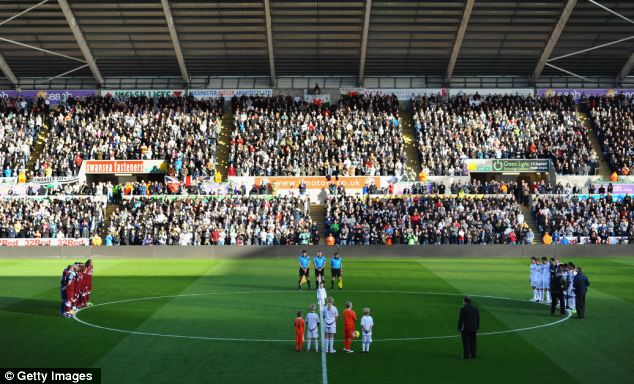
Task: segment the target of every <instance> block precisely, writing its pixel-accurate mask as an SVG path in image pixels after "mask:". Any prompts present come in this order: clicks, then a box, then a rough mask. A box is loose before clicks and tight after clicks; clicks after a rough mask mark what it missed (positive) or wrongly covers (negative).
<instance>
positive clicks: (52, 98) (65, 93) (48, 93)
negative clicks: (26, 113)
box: [0, 89, 97, 105]
mask: <svg viewBox="0 0 634 384" xmlns="http://www.w3.org/2000/svg"><path fill="white" fill-rule="evenodd" d="M96 94H97V91H96V90H94V89H65V90H53V89H46V90H37V89H28V90H22V91H20V92H18V91H15V90H6V91H0V98H3V99H6V98H9V97H24V98H30V99H37V98H40V97H41V98H44V99H46V100H48V101H49V102H50V103H51V104H52V105H57V104H64V102H65V101H66V99H68V98H69V97H89V96H95V95H96Z"/></svg>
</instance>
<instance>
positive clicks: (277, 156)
mask: <svg viewBox="0 0 634 384" xmlns="http://www.w3.org/2000/svg"><path fill="white" fill-rule="evenodd" d="M232 104H233V111H234V115H235V116H234V129H233V133H232V137H231V154H230V158H229V163H230V165H229V172H228V173H229V175H237V176H254V175H255V176H304V175H309V176H337V175H341V176H355V175H356V176H359V175H368V176H386V175H403V174H405V173H406V164H407V158H406V155H405V151H404V146H403V141H402V138H401V134H400V125H401V123H400V117H399V113H398V105H399V104H398V99H397V97H396V96H379V95H375V96H363V95H357V96H344V97H342V98H341V100H340V101H339V102H338V103H337V104H336V105H332V106H330V105H321V104H314V103H309V102H307V101H304V100H302V99H301V98H298V97H296V98H292V97H290V96H288V97H284V96H274V97H264V96H250V97H247V96H242V97H240V98H237V97H234V98H233V99H232Z"/></svg>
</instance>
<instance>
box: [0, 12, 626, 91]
mask: <svg viewBox="0 0 634 384" xmlns="http://www.w3.org/2000/svg"><path fill="white" fill-rule="evenodd" d="M598 1H599V4H600V5H603V6H605V7H607V8H608V9H609V10H611V11H613V12H610V11H609V10H606V9H604V8H601V7H600V6H599V5H597V4H595V3H594V2H592V1H589V0H578V1H577V0H558V1H557V0H541V1H539V0H538V1H506V0H488V1H487V0H476V1H473V0H453V1H452V0H437V1H412V0H397V1H383V0H367V1H366V0H359V1H344V0H319V1H316V0H311V1H308V0H307V1H293V0H286V1H282V0H238V1H234V0H218V1H211V0H144V1H122V0H108V1H101V0H48V1H38V0H24V1H6V0H0V54H1V55H2V57H3V58H4V61H5V62H6V65H3V64H5V63H3V62H2V59H1V58H0V66H2V67H3V73H4V75H5V77H7V78H9V79H11V75H10V74H11V73H13V74H14V75H15V76H14V78H40V77H55V76H58V75H60V74H63V73H65V72H68V71H72V70H74V69H76V68H78V67H81V68H80V69H77V70H75V71H73V72H71V73H69V74H67V76H77V77H82V76H83V77H94V78H96V79H99V76H101V77H102V78H107V77H118V76H182V77H184V78H187V77H191V76H210V75H211V76H270V75H273V78H275V76H326V75H327V76H355V77H356V76H360V72H362V73H363V75H364V76H424V75H434V76H447V71H448V68H452V69H453V71H452V75H453V76H487V75H520V76H532V75H533V74H534V73H535V72H536V70H537V69H538V68H539V66H538V64H539V63H540V61H541V64H542V66H543V65H544V63H546V61H547V60H549V59H553V58H556V57H558V56H562V55H566V54H569V53H572V52H576V51H579V50H584V49H587V48H592V47H596V46H599V45H602V44H606V43H610V42H614V41H617V40H620V39H626V40H624V41H621V42H619V43H617V44H613V45H608V46H606V47H603V48H600V49H596V50H591V51H588V52H585V53H582V54H578V55H574V56H570V57H567V58H563V59H559V60H556V61H552V62H550V63H549V64H553V65H556V66H557V67H560V68H562V69H565V70H568V71H570V72H573V73H574V74H578V75H581V76H584V77H593V76H603V77H605V76H608V77H613V78H618V77H619V74H621V73H623V74H624V75H627V74H628V73H629V72H630V70H631V67H632V64H634V21H632V20H634V1H632V0H623V1H607V0H606V1H603V0H598ZM38 4H39V5H38ZM31 7H34V8H33V9H31V10H29V11H28V12H26V13H24V14H21V15H19V16H17V17H15V18H13V19H11V20H8V21H6V20H7V19H9V18H11V17H14V16H16V15H18V14H20V13H21V12H23V11H25V10H27V9H29V8H31ZM366 10H369V14H367V13H366ZM366 15H368V16H369V17H366ZM568 16H569V17H568ZM627 19H629V21H628V20H627ZM74 20H76V26H77V28H75V22H74ZM71 25H72V26H73V28H71ZM461 25H462V26H463V27H462V28H461ZM172 26H173V28H172ZM627 38H631V39H627ZM9 40H11V41H13V42H10V41H9ZM14 42H17V43H20V44H26V45H30V46H32V47H35V48H37V49H39V50H36V49H32V48H29V47H26V46H24V45H19V44H16V43H14ZM549 42H550V43H549ZM271 47H272V50H271V49H270V48H271ZM364 48H367V49H364ZM42 49H44V50H47V51H48V52H44V51H42ZM544 51H546V52H544ZM549 51H550V53H549ZM452 52H453V55H452ZM60 55H62V56H60ZM363 56H365V60H363ZM450 63H451V64H450ZM273 68H274V71H272V69H273ZM624 70H625V72H623V71H624ZM537 72H541V71H537ZM541 73H542V75H543V76H559V75H564V74H563V73H562V72H561V71H559V70H557V69H555V68H553V67H551V66H549V65H548V64H546V65H545V66H544V67H543V72H541ZM621 80H622V79H621ZM98 82H101V81H98Z"/></svg>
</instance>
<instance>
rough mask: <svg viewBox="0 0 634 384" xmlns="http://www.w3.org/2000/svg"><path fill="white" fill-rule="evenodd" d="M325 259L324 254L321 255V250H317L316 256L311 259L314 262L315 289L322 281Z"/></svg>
mask: <svg viewBox="0 0 634 384" xmlns="http://www.w3.org/2000/svg"><path fill="white" fill-rule="evenodd" d="M326 261H327V260H326V256H323V255H322V254H321V251H318V252H317V256H315V258H314V259H313V264H315V281H316V283H315V289H319V287H320V285H321V282H323V281H324V276H325V274H324V272H325V270H326Z"/></svg>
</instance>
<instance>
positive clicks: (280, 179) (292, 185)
mask: <svg viewBox="0 0 634 384" xmlns="http://www.w3.org/2000/svg"><path fill="white" fill-rule="evenodd" d="M262 181H264V182H268V183H277V188H279V189H296V188H298V187H299V183H300V182H301V181H304V183H306V188H307V189H322V188H328V186H329V185H330V184H331V183H335V184H337V185H338V184H343V186H344V187H345V188H349V189H361V188H363V186H365V185H366V184H375V185H376V186H377V187H380V186H381V178H380V177H372V176H370V177H365V176H340V177H339V179H338V180H337V179H335V178H334V177H333V178H332V179H330V180H327V179H326V178H325V177H293V176H290V177H286V176H271V177H264V176H256V177H255V184H256V185H260V184H262Z"/></svg>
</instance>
